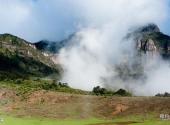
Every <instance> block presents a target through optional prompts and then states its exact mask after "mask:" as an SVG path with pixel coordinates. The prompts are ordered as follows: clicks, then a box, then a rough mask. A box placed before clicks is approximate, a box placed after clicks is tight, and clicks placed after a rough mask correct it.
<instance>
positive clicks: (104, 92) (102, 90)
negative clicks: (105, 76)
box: [93, 86, 131, 96]
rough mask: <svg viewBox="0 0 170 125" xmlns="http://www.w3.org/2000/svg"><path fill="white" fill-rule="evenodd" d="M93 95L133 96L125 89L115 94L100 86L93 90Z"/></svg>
mask: <svg viewBox="0 0 170 125" xmlns="http://www.w3.org/2000/svg"><path fill="white" fill-rule="evenodd" d="M93 94H95V95H102V96H103V95H104V96H114V95H116V96H131V93H129V92H127V91H126V90H124V89H119V90H118V91H116V92H114V91H111V90H107V89H106V88H101V87H100V86H97V87H94V88H93Z"/></svg>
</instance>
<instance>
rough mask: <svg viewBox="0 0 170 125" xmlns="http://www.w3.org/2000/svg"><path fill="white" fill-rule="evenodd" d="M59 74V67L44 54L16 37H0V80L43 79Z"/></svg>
mask: <svg viewBox="0 0 170 125" xmlns="http://www.w3.org/2000/svg"><path fill="white" fill-rule="evenodd" d="M51 74H57V75H58V76H59V74H60V67H59V66H58V65H56V64H54V62H53V61H52V60H51V58H50V56H48V55H47V54H46V53H43V52H40V51H39V50H37V49H36V47H35V46H34V45H33V44H31V43H29V42H27V41H25V40H23V39H21V38H18V37H16V36H13V35H10V34H1V35H0V79H3V78H9V79H10V78H18V77H24V78H25V77H32V76H33V77H44V76H48V75H51Z"/></svg>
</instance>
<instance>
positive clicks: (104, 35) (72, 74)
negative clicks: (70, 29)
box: [59, 0, 170, 95]
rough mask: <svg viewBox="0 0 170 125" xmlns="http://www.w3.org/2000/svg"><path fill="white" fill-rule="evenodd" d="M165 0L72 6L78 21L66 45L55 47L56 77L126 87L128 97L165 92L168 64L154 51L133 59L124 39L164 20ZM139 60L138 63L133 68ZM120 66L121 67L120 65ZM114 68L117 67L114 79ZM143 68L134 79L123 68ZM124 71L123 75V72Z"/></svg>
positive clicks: (86, 86) (84, 85)
mask: <svg viewBox="0 0 170 125" xmlns="http://www.w3.org/2000/svg"><path fill="white" fill-rule="evenodd" d="M167 2H168V1H166V0H165V1H162V0H142V1H141V0H114V1H113V0H107V1H106V0H101V1H98V0H93V1H90V0H86V1H76V2H73V3H72V4H73V5H74V6H75V9H76V11H75V12H77V13H79V14H78V15H81V20H82V22H80V23H79V24H78V25H77V27H78V32H76V34H75V36H74V37H73V38H72V39H71V40H70V42H71V43H72V45H71V46H69V47H65V48H63V49H62V50H61V51H60V54H59V58H60V62H61V64H62V66H63V69H64V74H63V78H62V81H63V82H68V83H69V85H71V86H72V87H74V88H79V89H83V90H92V88H93V87H94V86H97V85H100V86H103V87H106V88H109V89H112V90H116V89H119V88H123V89H126V90H128V91H130V92H132V93H133V94H134V95H154V94H157V93H161V92H165V91H167V92H170V84H169V82H170V78H169V77H168V76H169V75H170V68H169V63H168V62H165V61H163V60H162V58H161V57H160V56H159V54H158V55H157V56H156V57H150V56H149V55H148V54H145V55H142V57H141V58H140V59H139V58H136V48H135V42H134V40H133V38H130V39H124V38H125V37H126V35H127V33H129V32H130V31H133V30H135V29H136V28H138V27H140V26H143V25H146V24H148V23H155V24H157V25H158V26H161V25H162V24H163V23H164V22H165V21H166V20H167V18H168V16H167V14H168V10H169V8H168V4H167ZM135 63H140V64H141V67H134V64H135ZM124 66H126V67H125V68H124ZM117 67H120V69H119V70H122V71H123V77H120V75H119V72H118V69H117ZM127 68H128V69H129V71H130V72H136V71H137V70H140V69H141V70H143V73H144V74H143V75H141V77H138V78H135V79H134V78H132V77H129V76H128V75H127V74H128V71H126V69H127ZM126 72H127V74H126Z"/></svg>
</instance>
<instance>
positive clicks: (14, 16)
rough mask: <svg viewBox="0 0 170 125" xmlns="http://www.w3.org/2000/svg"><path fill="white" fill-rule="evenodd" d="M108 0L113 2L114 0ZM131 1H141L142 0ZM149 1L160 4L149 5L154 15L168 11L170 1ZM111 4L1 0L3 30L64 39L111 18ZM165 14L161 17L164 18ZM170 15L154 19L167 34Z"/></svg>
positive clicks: (0, 27) (32, 38)
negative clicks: (160, 19) (83, 28)
mask: <svg viewBox="0 0 170 125" xmlns="http://www.w3.org/2000/svg"><path fill="white" fill-rule="evenodd" d="M108 1H111V2H110V3H113V4H114V0H108ZM120 1H122V0H120ZM130 1H133V2H136V3H140V2H138V1H139V0H130ZM144 1H146V0H144ZM148 1H150V2H147V1H146V4H147V3H148V4H152V3H153V2H155V1H157V2H158V3H161V6H159V5H158V4H155V5H153V6H155V7H150V9H149V10H151V11H154V10H155V13H153V12H152V13H153V14H155V15H156V13H158V12H160V11H161V12H162V14H164V13H168V10H169V8H168V7H169V6H168V3H170V2H169V0H148ZM160 1H162V2H160ZM100 3H101V4H100ZM108 3H109V2H108ZM108 3H107V2H104V0H100V2H99V1H98V0H84V1H83V0H49V1H47V0H32V1H30V0H12V1H11V0H0V17H1V19H0V33H11V34H14V35H17V36H20V37H22V38H24V39H26V40H29V41H32V42H35V41H38V40H41V39H49V40H61V39H64V38H66V37H67V36H68V35H70V34H71V33H73V32H75V31H76V30H78V29H80V28H82V27H85V26H89V23H90V24H93V25H94V26H97V25H102V24H103V23H104V22H106V20H110V19H112V18H111V16H112V15H111V14H112V13H110V12H109V11H110V10H109V9H108V10H107V8H109V7H111V6H110V5H108ZM155 3H156V2H155ZM134 5H137V4H134ZM103 6H105V7H103ZM141 6H143V3H141ZM150 6H152V5H150ZM132 7H133V6H132ZM120 8H121V6H120ZM165 8H166V9H165ZM110 9H112V7H111V8H110ZM127 9H129V8H127ZM130 9H131V8H130ZM162 9H163V10H162ZM164 9H165V10H164ZM118 10H119V9H118ZM122 10H123V9H122ZM123 11H126V10H123ZM113 13H114V14H115V12H113ZM119 13H121V11H120V12H118V13H117V16H119ZM148 13H149V12H148ZM152 13H151V14H152ZM162 14H161V15H160V18H163V17H161V16H162ZM169 16H170V15H168V14H166V19H164V21H163V23H160V21H159V19H157V18H159V17H157V18H156V16H155V17H153V21H155V20H156V21H155V22H156V23H157V22H158V25H159V26H160V28H161V30H162V31H163V32H164V33H167V34H170V27H169V25H170V21H169ZM115 17H116V16H115ZM150 20H151V19H150ZM150 20H149V21H150ZM162 20H163V19H162ZM151 21H152V20H151Z"/></svg>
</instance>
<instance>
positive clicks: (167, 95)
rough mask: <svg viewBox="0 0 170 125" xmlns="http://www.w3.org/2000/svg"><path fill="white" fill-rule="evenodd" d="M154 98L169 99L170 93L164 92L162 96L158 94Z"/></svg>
mask: <svg viewBox="0 0 170 125" xmlns="http://www.w3.org/2000/svg"><path fill="white" fill-rule="evenodd" d="M155 96H157V97H170V93H168V92H165V93H164V94H160V93H158V94H156V95H155Z"/></svg>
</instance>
